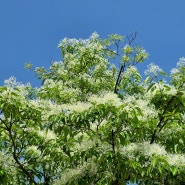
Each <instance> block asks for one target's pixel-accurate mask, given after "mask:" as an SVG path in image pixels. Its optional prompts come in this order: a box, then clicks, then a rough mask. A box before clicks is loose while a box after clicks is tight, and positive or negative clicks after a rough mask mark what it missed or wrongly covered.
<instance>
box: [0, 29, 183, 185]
mask: <svg viewBox="0 0 185 185" xmlns="http://www.w3.org/2000/svg"><path fill="white" fill-rule="evenodd" d="M134 39H135V35H134V34H133V35H132V34H131V35H129V36H127V37H123V36H120V35H117V34H113V35H110V36H109V37H108V38H107V39H101V38H100V37H99V35H98V34H97V33H93V34H92V35H91V36H90V38H89V39H68V38H64V39H63V40H62V41H61V42H60V43H59V45H58V48H59V49H60V51H61V54H62V60H61V61H56V62H53V63H52V64H51V66H50V67H49V69H46V68H45V67H36V68H35V69H34V70H35V73H36V75H37V77H38V78H39V79H40V80H41V82H42V83H41V86H40V87H38V88H33V87H32V86H31V85H30V84H29V83H28V84H22V83H19V82H17V81H16V78H15V77H11V78H9V79H8V80H5V83H4V86H1V87H0V111H1V113H0V133H1V134H0V139H1V145H0V146H1V152H0V182H1V184H3V185H10V184H12V185H28V184H29V185H33V184H34V185H75V184H76V185H77V184H79V185H83V184H84V185H87V184H89V185H126V184H127V183H128V182H130V183H131V182H137V184H143V185H147V184H148V185H151V184H161V185H162V184H169V185H170V184H176V185H178V184H179V185H180V184H182V182H184V181H185V175H184V172H185V148H184V143H185V124H184V123H185V85H184V82H185V58H183V57H182V58H180V59H179V61H178V62H177V66H176V68H174V69H172V70H171V74H170V76H169V77H168V78H167V79H168V80H165V77H166V76H167V75H166V73H165V72H164V71H163V70H162V69H161V68H160V67H159V66H157V65H155V64H154V63H151V64H149V65H148V68H147V69H146V71H145V75H146V76H143V77H142V76H141V74H140V73H139V71H138V69H137V67H136V65H137V64H139V63H143V62H144V61H145V59H146V58H147V57H148V53H147V52H146V50H145V49H143V48H141V47H139V46H134V45H133V41H134ZM118 62H119V63H118ZM26 67H27V68H28V69H31V68H32V65H31V64H26Z"/></svg>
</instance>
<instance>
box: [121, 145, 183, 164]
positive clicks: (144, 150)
mask: <svg viewBox="0 0 185 185" xmlns="http://www.w3.org/2000/svg"><path fill="white" fill-rule="evenodd" d="M121 153H122V154H123V155H126V156H128V157H129V158H130V159H134V156H135V153H140V154H141V155H144V156H149V157H152V156H161V157H164V159H166V161H167V162H168V164H169V165H171V166H185V155H184V154H171V153H167V151H166V150H165V148H164V146H162V145H160V144H157V143H153V144H150V143H149V142H143V143H131V144H129V145H127V146H125V147H123V148H122V149H121Z"/></svg>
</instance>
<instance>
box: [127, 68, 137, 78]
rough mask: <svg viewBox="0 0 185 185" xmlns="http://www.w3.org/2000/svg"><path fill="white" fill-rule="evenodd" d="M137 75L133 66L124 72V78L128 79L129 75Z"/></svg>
mask: <svg viewBox="0 0 185 185" xmlns="http://www.w3.org/2000/svg"><path fill="white" fill-rule="evenodd" d="M137 73H138V70H137V68H136V67H135V66H130V67H128V68H127V69H126V71H125V72H124V76H126V77H128V78H129V77H130V76H131V75H133V74H137Z"/></svg>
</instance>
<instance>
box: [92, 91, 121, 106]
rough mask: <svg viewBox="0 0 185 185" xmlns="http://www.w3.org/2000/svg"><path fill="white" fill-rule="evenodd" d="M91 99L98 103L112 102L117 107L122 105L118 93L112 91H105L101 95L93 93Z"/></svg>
mask: <svg viewBox="0 0 185 185" xmlns="http://www.w3.org/2000/svg"><path fill="white" fill-rule="evenodd" d="M89 101H90V102H91V103H96V104H112V105H114V106H116V107H117V106H120V105H122V102H121V100H120V99H119V98H118V96H117V94H115V93H112V92H107V93H104V94H103V95H101V96H97V95H93V96H91V97H90V98H89Z"/></svg>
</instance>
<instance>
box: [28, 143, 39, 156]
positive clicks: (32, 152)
mask: <svg viewBox="0 0 185 185" xmlns="http://www.w3.org/2000/svg"><path fill="white" fill-rule="evenodd" d="M26 152H27V153H30V155H33V156H38V157H39V156H40V155H41V151H40V150H38V147H37V146H35V145H32V146H28V147H27V148H26Z"/></svg>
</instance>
